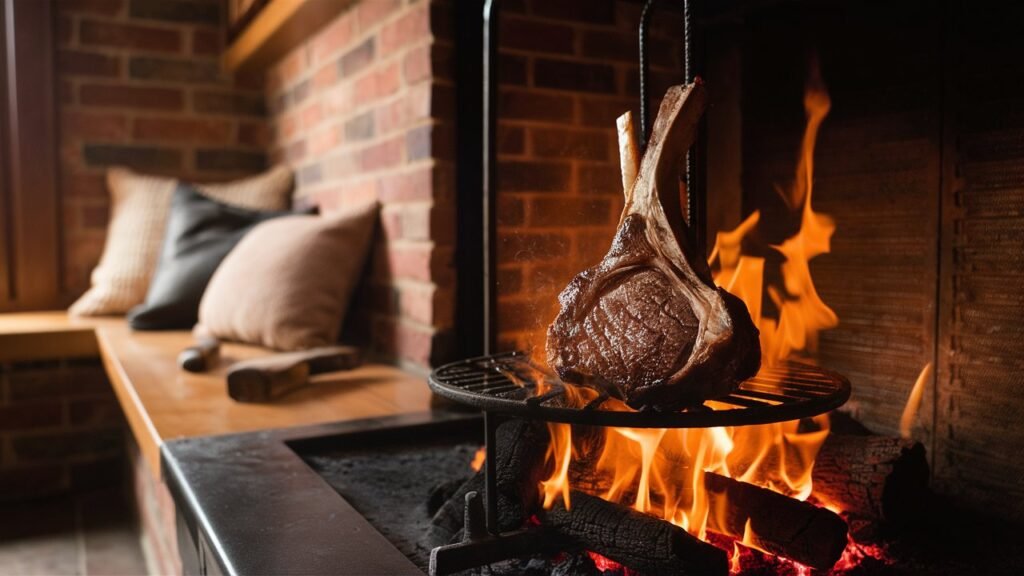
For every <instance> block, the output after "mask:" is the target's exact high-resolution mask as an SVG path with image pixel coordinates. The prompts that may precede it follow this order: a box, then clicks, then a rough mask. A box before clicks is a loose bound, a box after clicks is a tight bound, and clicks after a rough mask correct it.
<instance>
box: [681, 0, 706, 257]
mask: <svg viewBox="0 0 1024 576" xmlns="http://www.w3.org/2000/svg"><path fill="white" fill-rule="evenodd" d="M692 21H693V18H692V16H691V12H690V0H683V75H684V77H685V79H686V83H687V84H690V83H692V82H693V81H694V78H695V71H694V66H693V60H694V59H693V25H692ZM703 124H704V122H703V120H702V121H701V125H703ZM703 132H704V131H703V130H700V129H699V128H698V137H697V142H700V141H701V140H702V138H703ZM697 148H698V147H692V148H690V151H689V152H687V154H686V176H685V178H686V221H687V223H688V224H689V227H690V234H691V236H692V238H691V239H690V241H691V242H692V245H693V249H694V250H695V251H696V252H697V254H698V255H700V257H702V258H703V257H704V256H706V255H707V251H706V249H705V246H704V245H705V244H706V235H707V232H706V231H705V228H706V225H707V222H706V220H707V218H706V217H705V212H706V204H707V198H706V196H705V194H706V191H705V190H704V189H703V188H701V186H700V185H699V183H698V182H697V153H698V152H697Z"/></svg>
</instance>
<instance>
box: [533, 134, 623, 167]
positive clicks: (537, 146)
mask: <svg viewBox="0 0 1024 576" xmlns="http://www.w3.org/2000/svg"><path fill="white" fill-rule="evenodd" d="M530 142H531V144H532V146H533V148H532V149H531V150H532V151H533V155H534V156H539V157H543V158H552V157H553V158H580V159H583V160H607V159H608V148H609V144H608V142H609V139H608V134H607V133H606V132H597V131H590V132H574V131H569V130H564V129H558V128H532V129H530Z"/></svg>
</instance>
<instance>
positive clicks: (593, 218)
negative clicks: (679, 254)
mask: <svg viewBox="0 0 1024 576" xmlns="http://www.w3.org/2000/svg"><path fill="white" fill-rule="evenodd" d="M673 4H674V3H673V2H669V1H668V0H664V1H661V2H634V1H628V0H619V1H607V2H604V1H601V2H551V1H550V0H549V1H546V2H544V1H540V0H523V1H511V0H509V1H508V2H502V3H498V2H496V1H491V2H487V3H486V10H487V15H488V18H485V25H486V26H487V28H486V29H487V33H486V34H485V41H484V43H483V48H484V54H485V57H486V59H487V61H488V63H489V65H488V67H487V68H486V69H485V71H484V72H485V73H484V78H483V79H484V80H485V83H484V85H485V86H487V87H488V92H487V94H486V95H485V98H484V99H483V101H484V110H483V112H484V114H483V116H484V117H485V119H486V120H485V122H484V125H483V127H482V128H483V129H482V136H483V141H484V152H485V161H484V164H483V165H482V166H477V168H481V169H482V174H480V173H477V172H474V170H473V167H472V166H470V167H468V168H467V167H466V166H469V165H468V164H466V163H465V160H466V158H467V157H468V156H467V154H469V155H476V157H479V156H480V154H479V152H480V150H479V146H478V145H477V142H479V139H478V138H475V139H467V138H465V136H466V135H467V134H473V131H472V130H471V129H468V128H466V127H464V126H463V127H461V128H460V138H461V140H460V146H461V147H462V152H463V153H460V156H459V162H460V165H461V166H463V167H462V168H460V170H463V171H464V172H463V174H462V176H463V178H462V179H461V180H462V183H461V184H460V191H459V193H458V200H459V208H460V214H459V219H460V220H459V222H460V240H459V242H460V244H459V252H458V254H457V256H456V258H457V260H458V262H459V273H460V277H459V282H460V290H462V292H461V293H460V304H459V306H460V309H459V323H460V330H462V332H463V333H462V334H461V340H460V342H461V345H462V346H461V349H462V350H463V351H468V350H472V351H473V352H474V353H472V354H470V353H468V352H466V353H465V354H464V356H466V357H467V358H463V359H460V360H458V361H456V362H453V363H450V364H446V365H444V366H440V367H438V368H436V369H435V371H434V372H433V373H432V375H431V376H430V386H431V387H432V389H433V390H434V392H435V393H436V395H437V396H438V398H439V402H438V403H439V405H444V406H446V407H447V408H451V409H455V408H457V407H461V408H462V409H465V408H466V407H468V408H471V409H475V410H480V411H483V413H484V415H483V417H482V418H481V417H478V416H476V415H470V416H466V415H465V413H463V414H462V415H453V414H452V413H448V412H445V411H443V410H439V411H438V412H437V413H436V414H434V415H432V416H431V417H422V418H413V419H411V420H410V419H402V418H399V419H388V420H377V421H372V422H362V423H345V424H344V425H338V426H329V427H319V428H316V429H311V430H304V431H303V430H300V431H287V432H276V433H273V434H270V435H263V436H260V437H258V438H257V437H256V436H254V435H247V436H245V437H233V438H223V439H205V440H202V441H197V442H191V443H180V444H172V445H171V446H170V447H169V448H168V449H167V452H166V455H167V456H168V462H170V463H171V464H170V465H169V466H170V468H171V472H172V473H173V474H174V476H173V477H174V478H175V481H174V483H172V489H173V490H175V491H177V492H180V493H183V494H187V495H188V496H189V498H188V500H189V502H196V504H195V508H196V509H197V510H201V512H194V515H195V516H196V517H197V518H198V520H195V521H193V524H196V523H198V524H199V525H201V526H202V530H198V531H197V530H195V528H194V526H192V525H188V527H189V528H191V530H192V532H198V533H206V535H207V538H208V539H210V540H212V541H213V544H207V545H206V546H207V547H208V548H210V549H212V550H213V552H212V555H213V556H215V557H217V558H218V561H219V562H220V565H221V566H236V565H235V564H233V563H232V562H233V561H238V562H240V564H237V566H245V567H248V568H254V569H255V568H264V569H265V568H266V567H267V566H273V567H274V568H277V567H278V566H280V564H276V563H273V562H275V561H274V560H273V558H272V556H273V555H272V554H270V553H269V552H266V551H265V550H263V549H260V550H258V551H257V552H256V553H255V554H257V555H258V558H259V560H260V561H263V562H268V563H270V564H266V565H262V566H261V565H260V564H259V563H258V562H255V561H251V560H249V559H247V558H246V556H247V554H246V548H245V544H246V543H248V541H245V540H244V539H239V538H235V539H224V540H221V539H219V538H218V536H217V535H218V534H221V535H223V534H224V533H231V534H235V532H231V530H233V529H234V528H233V527H232V518H230V517H229V516H228V515H226V514H225V513H224V512H223V511H222V510H224V509H225V506H219V504H220V501H219V500H217V498H215V497H212V496H208V495H204V494H203V493H202V492H201V491H198V490H197V488H196V486H197V485H200V484H202V483H205V484H206V485H216V484H217V479H218V477H217V476H216V472H215V471H203V470H202V469H200V467H199V466H197V465H196V463H197V462H200V463H202V462H206V463H208V462H209V461H210V456H209V452H208V451H211V450H212V452H213V453H215V454H217V455H219V456H222V457H223V458H224V460H223V461H221V462H218V466H219V467H220V468H223V469H224V470H227V471H228V472H225V473H236V472H237V471H238V470H246V471H249V472H253V471H262V470H264V468H260V466H261V464H259V463H258V461H260V460H261V458H260V457H259V454H261V453H260V450H261V449H262V448H261V447H260V446H262V445H263V444H267V443H270V444H272V445H273V451H272V456H273V457H274V460H273V462H274V463H273V465H267V464H263V466H265V467H266V468H267V469H269V472H270V473H268V475H267V476H261V477H260V478H259V479H258V480H254V486H255V487H254V488H251V490H252V491H253V493H254V494H257V495H258V494H261V493H263V492H267V493H269V494H270V495H271V496H272V498H268V500H269V502H268V508H270V509H272V510H273V511H275V512H274V513H278V512H280V513H281V514H284V515H286V516H288V518H289V522H286V523H285V525H286V526H284V527H282V526H279V525H277V524H273V523H271V524H270V525H268V526H261V527H260V530H259V533H260V535H261V537H262V538H263V539H264V541H272V542H276V543H279V544H280V545H282V546H284V545H287V546H288V547H289V549H290V547H291V546H300V545H301V543H302V540H303V538H306V537H308V538H310V540H311V541H315V542H316V544H317V546H318V547H322V548H318V550H320V551H322V554H319V555H315V556H316V557H315V558H314V559H310V560H308V564H303V563H302V562H298V563H296V564H294V565H291V567H292V568H296V567H297V568H298V569H300V570H301V569H303V568H308V567H315V568H317V569H321V568H322V569H327V568H328V566H329V563H327V560H325V559H329V560H330V561H337V562H341V563H344V562H345V557H346V556H347V555H351V556H352V557H353V558H357V559H358V562H356V561H352V562H353V563H352V564H348V565H344V564H342V565H341V567H340V568H339V570H340V571H345V570H347V569H348V568H351V567H354V568H353V569H359V570H363V569H365V570H372V569H381V570H384V571H387V570H393V571H410V570H412V571H414V570H422V571H426V572H430V573H433V574H452V573H467V574H520V573H531V574H551V575H555V574H559V575H561V574H607V573H612V574H636V573H650V574H670V573H671V574H725V573H732V574H811V573H831V574H890V573H906V574H916V573H949V574H959V573H968V572H977V573H1015V571H1016V570H1019V568H1020V565H1021V562H1024V550H1022V549H1021V544H1020V542H1019V537H1018V536H1019V534H1020V532H1021V528H1020V523H1021V521H1024V507H1022V506H1024V505H1022V502H1024V480H1022V479H1024V464H1022V463H1021V461H1020V459H1019V458H1017V457H1016V452H1018V451H1019V448H1020V447H1021V446H1022V445H1024V427H1022V426H1021V425H1020V416H1021V415H1022V413H1024V410H1022V408H1024V406H1022V401H1021V400H1020V398H1019V397H1018V395H1017V394H1015V392H1016V390H1017V389H1018V388H1019V387H1020V386H1021V385H1022V384H1024V380H1022V377H1021V374H1022V373H1024V372H1022V369H1024V360H1022V358H1024V355H1022V352H1024V334H1022V333H1021V332H1022V329H1021V326H1022V325H1024V323H1022V322H1021V320H1024V293H1022V291H1021V286H1024V282H1022V280H1024V278H1022V276H1024V273H1022V272H1021V266H1020V264H1021V262H1020V260H1021V255H1022V254H1024V250H1022V248H1024V233H1022V231H1024V212H1022V210H1024V208H1022V207H1024V170H1022V169H1021V168H1020V166H1021V165H1024V164H1022V163H1021V162H1022V161H1024V146H1022V145H1021V142H1022V141H1024V140H1022V138H1021V134H1022V130H1024V112H1022V111H1024V82H1022V79H1024V67H1022V59H1021V58H1020V56H1021V55H1022V54H1024V41H1022V40H1021V36H1020V34H1017V33H1016V31H1015V29H1014V28H1015V26H1016V24H1017V23H1018V22H1020V21H1021V19H1022V17H1024V9H1022V8H1021V7H1017V6H1009V5H1001V4H997V3H994V2H991V3H984V6H982V5H979V4H973V3H972V4H968V3H966V2H959V1H956V0H950V1H948V2H940V3H934V2H925V1H921V0H902V1H900V2H887V3H883V2H854V1H852V0H839V1H835V2H811V1H807V0H782V1H772V2H760V1H747V2H727V3H721V2H691V3H690V4H691V5H690V6H686V3H684V2H679V3H675V4H677V5H673ZM499 5H500V6H499ZM567 5H568V6H571V7H572V8H566V6H567ZM499 8H500V9H499ZM638 30H642V32H638ZM499 31H500V32H501V34H498V32H499ZM641 38H643V41H641ZM645 50H646V51H645ZM462 53H463V54H467V53H468V52H466V51H462ZM474 54H475V53H474ZM641 55H643V58H641ZM474 58H475V55H474ZM463 64H464V63H463ZM460 70H462V69H461V68H460ZM463 71H464V70H463ZM642 71H645V72H642ZM698 78H699V79H700V80H699V81H698ZM467 79H468V80H467ZM475 80H477V79H476V78H475V77H473V76H472V75H469V76H467V75H465V74H463V75H460V78H459V93H460V95H462V96H465V95H466V93H467V90H469V88H468V87H467V86H468V85H469V84H474V82H475ZM698 82H703V83H704V85H705V86H706V88H707V91H708V105H707V111H706V113H705V115H704V117H703V120H702V121H701V123H700V124H699V127H698V129H697V136H696V138H695V142H696V143H695V145H694V147H693V148H692V149H691V151H690V153H689V154H688V157H687V158H686V159H684V158H679V159H678V160H679V172H680V174H681V175H682V177H681V178H680V180H681V182H682V183H683V185H681V186H680V187H679V192H680V197H679V198H678V202H677V204H678V207H679V208H680V209H681V210H683V211H684V215H685V218H686V221H687V230H689V231H690V232H691V233H692V236H690V237H689V238H688V241H689V242H690V246H692V247H695V248H694V251H695V252H697V253H698V254H699V256H700V258H702V259H706V260H707V263H708V266H709V271H710V273H711V274H712V275H713V281H714V284H715V286H716V287H720V288H721V289H722V290H724V291H726V292H728V293H729V294H732V295H733V296H734V297H736V298H738V299H739V300H741V301H742V302H743V303H744V304H745V306H746V309H747V311H748V312H749V314H750V317H751V321H752V323H753V324H754V325H755V326H756V327H757V328H758V330H759V333H760V341H759V343H760V351H761V359H762V360H761V369H760V371H759V372H758V373H757V374H756V375H755V376H753V377H751V378H746V379H744V380H743V382H742V383H740V384H739V386H738V387H737V388H736V389H735V390H733V391H732V392H730V393H729V394H724V395H721V396H718V397H715V398H710V399H707V400H705V401H703V402H700V403H692V404H690V405H688V406H686V408H685V409H680V410H663V409H658V408H657V407H655V408H650V407H646V406H645V407H643V408H641V409H637V408H636V407H635V406H631V405H629V404H628V403H627V402H626V401H625V399H624V398H622V397H619V396H617V395H616V394H615V393H612V392H609V390H614V387H609V386H605V385H604V383H603V382H599V381H589V382H575V383H572V382H566V381H564V379H563V378H561V377H560V376H559V375H557V374H556V373H554V372H553V371H552V369H551V366H550V365H549V358H550V357H551V353H550V351H549V350H547V349H546V347H547V346H548V343H547V339H546V336H547V329H548V326H549V325H551V323H552V320H553V319H554V318H555V317H556V315H557V314H558V313H559V305H560V302H559V299H558V294H559V292H561V291H562V290H563V289H564V288H565V287H566V286H567V285H568V284H569V283H570V281H572V280H573V278H574V277H575V276H576V275H577V274H578V273H580V272H581V271H583V270H585V269H587V268H589V267H591V266H594V265H595V264H597V263H598V262H600V261H601V260H602V258H603V257H604V256H605V254H606V253H607V252H608V250H609V246H610V245H611V244H612V239H613V237H614V236H615V234H616V230H617V228H619V226H620V221H622V220H623V219H622V218H621V215H622V212H623V210H622V209H623V206H624V205H627V206H628V196H629V194H630V188H631V185H632V184H633V182H635V179H634V178H635V168H636V159H638V158H639V157H640V156H641V155H642V147H643V145H644V144H645V143H646V141H647V136H648V134H649V132H648V130H649V128H650V124H651V120H652V119H653V116H654V111H656V110H658V107H659V103H660V101H661V98H662V96H663V95H664V94H665V93H666V91H667V90H668V89H669V87H671V86H679V85H693V84H696V83H698ZM476 84H479V83H476ZM468 93H469V94H473V92H472V90H469V92H468ZM645 107H646V109H647V110H648V112H647V113H645V112H643V109H644V108H645ZM630 111H632V116H629V115H626V116H620V115H621V114H623V113H626V112H630ZM617 119H621V121H620V122H618V123H616V120H617ZM477 128H480V127H479V126H477ZM631 172H632V173H633V176H632V177H631V176H629V174H630V173H631ZM481 175H482V176H484V182H485V187H484V195H483V196H481V195H480V190H479V178H476V177H478V176H481ZM467 178H468V179H469V180H471V182H470V183H469V184H466V181H467ZM481 209H482V210H481ZM481 211H482V212H483V213H484V217H483V218H482V219H481V218H480V213H481ZM464 231H465V234H464V233H463V232H464ZM481 284H482V287H481V286H480V285H481ZM474 287H476V288H482V289H480V290H478V291H473V290H467V288H474ZM478 318H479V319H480V320H481V322H480V324H481V326H480V328H481V329H480V330H478V331H477V333H474V331H473V330H468V331H467V330H466V329H465V327H466V326H469V325H471V324H473V322H472V321H473V320H475V319H478ZM467 342H468V344H467ZM481 343H486V345H481ZM475 347H478V348H479V349H476V348H475ZM481 354H482V355H481ZM595 380H597V379H595ZM445 400H447V401H449V402H450V404H447V403H445V402H444V401H445ZM447 408H446V409H447ZM644 408H647V409H644ZM204 451H205V452H204ZM190 458H191V460H190ZM263 460H265V459H263ZM314 474H315V475H316V476H318V477H319V478H314ZM321 478H322V479H323V480H324V481H326V482H322V481H320V479H321ZM272 482H282V483H285V484H288V483H291V484H292V485H294V486H297V487H298V489H297V492H299V493H301V496H300V495H296V494H293V493H292V491H290V490H283V489H280V488H279V487H277V485H275V484H272ZM328 486H329V487H328ZM330 488H333V492H332V491H331V489H330ZM243 490H250V488H249V487H246V488H244V489H243ZM220 497H222V498H225V499H227V500H229V501H230V503H235V504H237V502H238V501H245V499H243V498H241V496H240V495H236V494H226V495H225V494H221V495H220ZM254 497H256V496H254ZM303 498H306V499H308V500H307V501H306V502H305V503H302V505H301V517H296V516H295V511H291V512H289V511H288V510H289V508H288V505H287V504H288V503H296V502H300V501H301V500H302V499H303ZM228 508H230V506H229V507H228ZM318 508H319V509H321V510H326V511H329V512H330V514H329V515H328V520H325V522H327V523H328V524H329V525H330V526H332V527H337V526H336V523H340V524H341V528H339V530H338V531H339V532H344V533H345V534H346V535H348V536H351V537H352V538H361V540H359V542H360V543H361V544H360V545H359V546H356V545H354V544H352V542H350V541H348V540H340V538H341V537H340V536H339V540H338V541H339V542H343V543H340V544H339V543H334V544H332V542H334V540H332V538H333V535H332V534H333V533H332V534H325V533H323V532H322V531H318V530H315V529H313V528H310V527H309V524H311V523H310V522H308V519H309V518H313V517H316V518H322V516H320V515H318V514H319V512H318V511H317V509H318ZM254 514H257V512H254ZM336 518H339V519H341V520H336ZM186 524H188V523H187V522H186ZM185 531H187V530H185ZM236 532H237V530H236ZM371 532H372V534H371ZM352 535H357V536H352ZM378 536H380V537H378ZM225 542H226V543H227V544H224V543H225ZM232 547H234V548H232ZM200 548H201V549H202V546H200ZM338 550H341V552H339V551H338ZM396 551H397V552H396ZM374 557H377V558H379V559H380V560H381V562H382V563H381V564H375V563H374V562H373V560H374ZM224 558H228V560H224ZM406 559H407V560H408V562H406V561H405V560H406Z"/></svg>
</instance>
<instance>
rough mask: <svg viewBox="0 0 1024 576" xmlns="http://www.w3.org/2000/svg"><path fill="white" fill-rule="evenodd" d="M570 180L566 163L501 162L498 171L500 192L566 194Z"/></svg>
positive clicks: (570, 168)
mask: <svg viewBox="0 0 1024 576" xmlns="http://www.w3.org/2000/svg"><path fill="white" fill-rule="evenodd" d="M571 178H572V167H571V165H569V164H568V163H562V162H559V163H552V162H525V161H509V162H502V164H501V170H499V171H498V190H499V191H501V192H566V191H568V190H569V183H570V179H571Z"/></svg>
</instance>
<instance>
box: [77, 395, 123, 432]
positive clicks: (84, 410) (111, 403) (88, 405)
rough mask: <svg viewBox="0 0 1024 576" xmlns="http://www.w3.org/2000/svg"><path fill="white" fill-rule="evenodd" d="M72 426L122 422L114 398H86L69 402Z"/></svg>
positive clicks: (107, 424) (118, 407) (109, 424)
mask: <svg viewBox="0 0 1024 576" xmlns="http://www.w3.org/2000/svg"><path fill="white" fill-rule="evenodd" d="M70 414H71V425H72V426H113V425H117V424H122V423H123V422H124V414H123V413H122V412H121V405H120V404H118V403H117V399H116V398H88V399H82V400H73V401H72V402H71V409H70Z"/></svg>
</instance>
